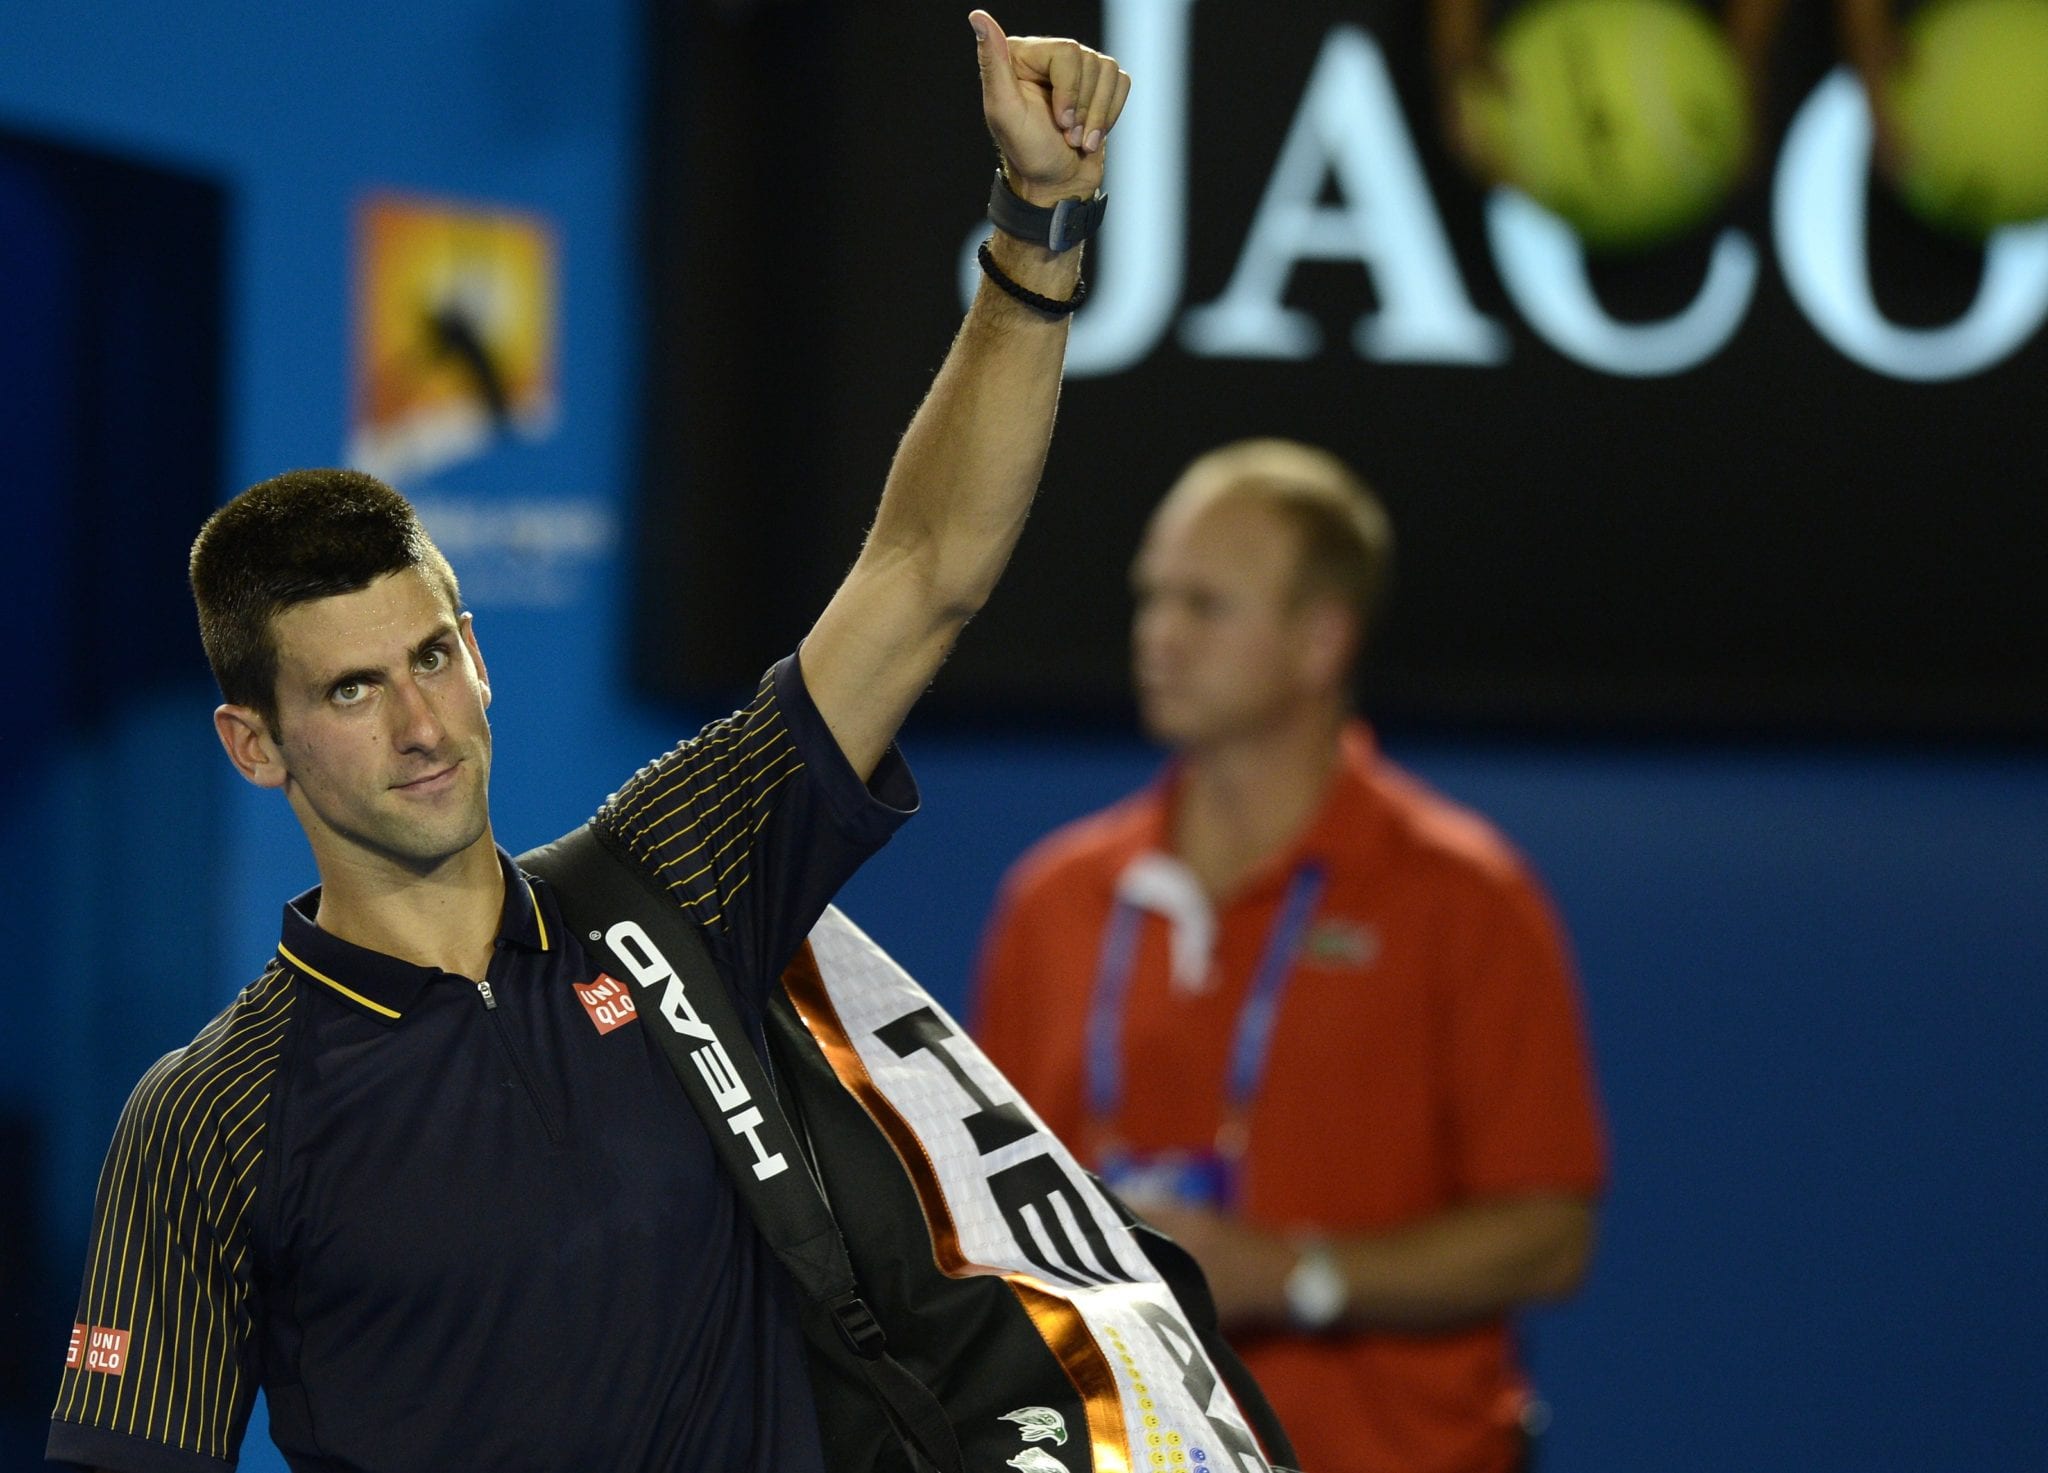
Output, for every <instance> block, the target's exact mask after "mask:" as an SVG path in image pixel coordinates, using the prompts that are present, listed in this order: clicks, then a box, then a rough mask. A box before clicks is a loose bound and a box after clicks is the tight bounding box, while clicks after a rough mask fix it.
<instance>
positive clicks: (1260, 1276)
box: [1138, 1200, 1295, 1330]
mask: <svg viewBox="0 0 2048 1473" xmlns="http://www.w3.org/2000/svg"><path fill="white" fill-rule="evenodd" d="M1138 1211H1139V1212H1140V1214H1141V1215H1142V1216H1143V1217H1144V1219H1145V1220H1146V1221H1147V1222H1149V1223H1151V1224H1152V1225H1153V1226H1154V1227H1156V1228H1158V1229H1159V1230H1160V1231H1161V1232H1163V1233H1165V1234H1166V1235H1167V1236H1168V1237H1170V1238H1172V1239H1173V1240H1174V1241H1175V1242H1176V1243H1178V1244H1180V1245H1181V1247H1183V1248H1185V1249H1187V1251H1188V1252H1189V1253H1190V1254H1192V1255H1193V1256H1194V1260H1195V1262H1197V1263H1199V1264H1201V1265H1202V1273H1203V1274H1204V1275H1205V1276H1206V1277H1207V1278H1208V1280H1209V1293H1210V1295H1211V1297H1213V1298H1214V1299H1215V1301H1216V1317H1217V1319H1218V1320H1219V1321H1220V1322H1221V1323H1222V1325H1223V1327H1224V1328H1225V1329H1226V1330H1227V1329H1230V1328H1233V1327H1235V1326H1244V1325H1272V1324H1277V1323H1279V1322H1281V1321H1283V1320H1285V1319H1286V1318H1287V1275H1288V1273H1289V1272H1291V1271H1292V1270H1293V1268H1294V1258H1295V1249H1294V1245H1293V1244H1292V1243H1290V1242H1289V1241H1288V1240H1287V1239H1286V1238H1284V1237H1281V1236H1280V1235H1279V1234H1277V1233H1267V1232H1261V1231H1260V1230H1259V1229H1257V1228H1255V1227H1253V1226H1251V1225H1250V1224H1249V1223H1246V1222H1244V1221H1243V1220H1242V1219H1240V1218H1235V1217H1226V1216H1225V1215H1224V1214H1222V1213H1220V1212H1216V1211H1213V1210H1212V1209H1210V1208H1207V1207H1186V1206H1181V1205H1178V1204H1175V1203H1168V1202H1160V1201H1149V1200H1148V1201H1146V1202H1145V1203H1144V1204H1143V1205H1142V1206H1140V1207H1139V1208H1138Z"/></svg>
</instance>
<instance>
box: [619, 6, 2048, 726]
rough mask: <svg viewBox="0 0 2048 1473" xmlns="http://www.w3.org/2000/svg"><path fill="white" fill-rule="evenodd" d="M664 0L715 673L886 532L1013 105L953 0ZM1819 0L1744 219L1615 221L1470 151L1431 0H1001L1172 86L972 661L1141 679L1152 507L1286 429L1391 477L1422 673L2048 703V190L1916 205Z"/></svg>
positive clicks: (1916, 716) (1482, 683)
mask: <svg viewBox="0 0 2048 1473" xmlns="http://www.w3.org/2000/svg"><path fill="white" fill-rule="evenodd" d="M656 10H657V13H664V14H665V15H666V18H665V19H664V20H662V21H661V22H659V23H658V32H659V35H658V40H659V44H658V46H657V50H656V68H657V74H658V75H657V82H660V81H661V80H662V79H663V78H667V79H669V80H675V81H680V80H681V79H682V78H683V77H684V76H687V78H688V80H689V81H690V83H691V85H689V86H682V85H675V86H665V85H657V86H656V87H655V89H654V96H656V97H657V98H659V99H671V101H669V102H667V103H666V104H665V110H664V106H663V105H659V104H658V106H657V111H656V112H655V113H654V114H653V116H652V118H651V120H650V124H649V126H650V129H651V135H652V136H651V138H650V142H651V145H652V146H651V147H650V149H649V151H648V158H649V160H650V168H651V173H650V176H649V179H648V191H647V198H648V202H649V203H648V219H647V225H648V232H647V241H648V246H649V252H650V254H649V257H648V263H647V269H648V273H649V278H650V286H651V288H652V302H653V306H652V322H651V331H650V338H649V343H648V360H649V368H650V375H649V380H650V395H651V397H650V400H649V402H648V405H647V415H646V423H647V424H648V425H649V427H650V428H649V433H648V439H647V442H646V447H645V450H646V453H645V456H644V478H645V485H646V488H647V489H648V490H649V491H650V492H652V493H655V494H651V495H648V496H646V497H645V498H644V504H643V507H642V511H641V518H642V525H643V529H644V535H643V537H642V540H641V542H640V545H639V552H638V556H639V566H640V569H641V579H640V582H641V587H640V595H641V596H640V598H639V607H638V617H637V618H636V621H635V625H636V633H637V636H638V640H639V643H638V646H637V651H636V664H637V670H638V673H639V678H640V680H641V682H642V684H643V685H644V686H645V687H646V688H648V689H650V690H651V691H652V692H654V693H656V694H659V695H663V696H668V697H680V698H685V699H691V698H700V697H704V696H707V695H717V696H724V695H727V694H729V693H731V692H732V691H734V690H736V689H738V688H741V687H743V686H745V685H746V684H747V683H748V682H750V681H751V680H752V679H753V677H754V676H755V674H756V673H757V672H758V671H759V670H760V669H761V668H762V667H763V666H764V665H765V664H766V663H767V661H768V660H770V659H772V658H773V657H774V656H775V654H776V653H777V652H779V651H782V650H785V649H787V648H788V647H789V645H790V644H791V643H792V642H793V641H794V640H795V638H797V637H798V636H799V635H800V634H801V632H802V630H803V628H804V627H805V625H806V624H807V622H808V620H809V619H810V617H811V616H812V614H813V612H814V611H815V610H816V609H817V608H818V607H819V606H820V604H821V602H822V600H823V598H824V596H825V595H826V593H828V592H829V590H830V588H831V587H832V585H833V584H834V582H836V580H837V578H838V577H839V576H840V574H841V573H842V572H843V570H844V568H845V567H846V565H847V563H848V562H849V561H850V560H851V558H852V556H853V554H854V551H855V549H856V548H857V546H858V541H859V536H860V532H861V529H862V527H863V525H864V521H865V518H866V517H867V515H868V514H869V512H870V510H871V507H872V503H873V498H874V495H875V491H876V488H877V487H878V486H879V484H880V482H881V478H882V475H883V472H884V470H885V468H886V465H887V462H888V456H889V453H890V450H891V449H892V447H893V443H894V438H895V436H896V435H897V433H898V432H899V430H900V427H901V425H902V423H903V420H904V418H905V416H906V415H907V413H908V412H909V410H910V408H911V407H912V406H913V405H914V404H915V402H916V401H917V399H918V397H919V395H920V394H921V393H922V391H923V389H924V387H925V385H926V383H927V382H928V381H929V377H930V375H931V373H932V371H933V370H934V368H935V367H936V365H937V362H938V360H939V357H940V355H941V353H942V351H943V349H944V346H945V344H946V342H947V340H948V338H949V336H950V333H951V331H952V329H953V326H954V324H955V322H956V321H957V317H958V313H959V311H960V308H961V305H962V301H963V297H962V290H963V285H964V284H965V283H967V282H969V281H971V268H968V267H966V266H965V265H964V264H963V263H964V262H965V261H966V260H967V252H968V251H970V250H971V242H972V241H973V240H974V239H975V238H976V221H977V217H978V210H977V205H978V202H979V201H980V200H981V199H982V198H983V197H984V195H985V192H986V189H987V186H988V179H989V175H990V170H991V164H992V154H991V151H990V149H989V148H988V146H987V144H986V141H985V139H983V138H982V137H981V136H980V134H979V132H978V129H977V128H976V127H975V125H974V123H973V121H972V119H973V117H974V109H975V108H976V106H977V103H976V96H975V93H974V85H973V79H972V74H971V72H970V71H969V69H968V65H967V62H968V55H969V46H970V44H971V42H970V39H969V37H968V35H967V28H966V26H965V24H964V22H963V23H962V25H961V26H960V37H959V40H960V45H959V46H958V47H957V48H952V47H947V46H943V45H934V44H933V43H932V39H931V27H930V22H929V14H928V12H929V7H928V6H925V5H879V6H867V5H862V6H839V5H832V4H827V3H807V0H792V3H780V4H776V3H763V4H751V5H750V4H731V3H721V4H712V3H697V4H693V5H690V6H686V7H676V8H673V9H670V8H666V7H657V8H656ZM1787 10H1788V14H1787V18H1786V23H1785V28H1784V30H1783V31H1782V33H1781V35H1780V37H1779V40H1778V45H1777V48H1776V51H1775V71H1774V75H1773V79H1772V89H1771V92H1772V95H1771V96H1770V98H1769V100H1768V103H1769V106H1768V113H1767V115H1766V116H1765V118H1764V119H1763V130H1762V133H1761V136H1760V138H1759V142H1758V149H1757V157H1756V161H1755V167H1754V169H1753V171H1752V175H1751V178H1750V180H1749V182H1748V183H1747V185H1746V186H1745V187H1744V189H1743V190H1742V191H1741V193H1740V194H1739V196H1738V197H1737V198H1736V199H1735V200H1734V201H1733V202H1732V203H1731V205H1730V208H1729V209H1728V211H1727V212H1726V215H1725V216H1724V218H1722V219H1721V220H1719V221H1717V222H1716V223H1715V224H1714V225H1713V226H1712V227H1710V228H1708V229H1704V230H1701V231H1697V232H1695V233H1693V234H1692V235H1690V236H1687V237H1685V238H1683V239H1680V240H1677V241H1674V242H1672V243H1671V244H1669V245H1668V246H1665V247H1663V248H1661V249H1659V250H1657V251H1655V252H1652V253H1650V254H1648V255H1646V256H1643V257H1640V258H1637V259H1629V260H1594V261H1590V262H1588V261H1583V260H1581V259H1580V258H1579V257H1578V255H1577V253H1576V252H1575V250H1574V249H1573V248H1572V246H1571V244H1570V242H1569V240H1568V239H1563V238H1561V237H1560V235H1559V234H1558V232H1557V230H1556V229H1555V228H1554V227H1550V226H1547V225H1546V224H1545V222H1544V221H1543V220H1542V219H1540V218H1536V217H1532V214H1531V212H1530V211H1529V210H1528V209H1527V208H1526V207H1525V206H1523V205H1520V204H1518V203H1517V201H1516V200H1515V199H1512V198H1504V197H1494V198H1489V197H1488V195H1487V194H1486V193H1485V192H1484V191H1482V190H1481V189H1480V188H1479V187H1477V186H1476V185H1474V184H1473V183H1472V182H1471V181H1470V180H1469V179H1467V178H1466V177H1465V176H1463V175H1462V174H1461V173H1459V172H1458V171H1457V170H1456V169H1455V168H1454V167H1453V166H1452V165H1451V164H1450V163H1449V161H1448V159H1447V157H1446V153H1445V150H1444V148H1443V146H1442V144H1441V142H1440V140H1439V138H1438V136H1437V132H1436V127H1435V123H1434V118H1435V111H1434V100H1433V98H1432V96H1431V90H1430V84H1429V73H1428V66H1427V60H1426V56H1425V52H1424V39H1425V38H1424V32H1425V25H1426V19H1425V14H1424V11H1423V7H1421V6H1419V5H1415V4H1408V3H1383V4H1373V3H1333V0H1314V3H1306V0H1305V3H1295V4H1288V5H1250V4H1230V3H1222V0H1103V3H1100V4H1076V3H1051V0H1039V3H1023V4H1014V3H1013V4H1011V5H1009V6H1008V7H1006V8H1003V9H1001V10H1000V11H999V14H1000V15H1001V17H1002V18H1003V20H1004V21H1005V23H1006V24H1007V25H1008V26H1009V27H1010V28H1011V30H1012V31H1013V33H1019V34H1022V33H1025V32H1048V33H1063V34H1077V35H1082V36H1099V37H1101V38H1102V39H1103V44H1104V45H1105V47H1106V48H1107V49H1110V50H1112V51H1115V52H1117V53H1118V54H1119V55H1120V57H1121V59H1122V60H1123V61H1124V62H1125V63H1126V64H1127V65H1128V66H1129V67H1130V69H1131V70H1132V71H1133V72H1134V73H1135V74H1136V75H1137V77H1138V87H1139V89H1140V90H1139V91H1138V92H1137V93H1136V94H1134V101H1133V103H1132V109H1131V112H1130V113H1129V114H1128V115H1127V117H1126V119H1125V122H1124V124H1123V131H1122V133H1121V134H1120V136H1119V138H1118V139H1117V141H1116V143H1115V147H1114V151H1113V153H1112V163H1111V172H1110V185H1109V187H1110V193H1111V196H1112V205H1111V210H1110V214H1109V218H1108V221H1107V223H1106V225H1105V228H1104V233H1103V236H1102V237H1101V238H1100V239H1099V240H1098V241H1097V242H1096V243H1095V244H1094V245H1093V246H1091V252H1092V259H1091V263H1090V270H1091V275H1092V277H1093V279H1094V285H1095V292H1096V296H1095V299H1094V300H1093V301H1092V302H1091V303H1090V305H1089V306H1088V307H1087V308H1086V309H1085V310H1084V311H1083V313H1082V314H1081V317H1080V319H1079V325H1078V327H1077V329H1076V337H1075V340H1074V353H1073V358H1072V369H1071V372H1070V375H1069V383H1068V386H1067V390H1066V393H1065V398H1064V402H1063V405H1062V410H1061V419H1060V425H1059V430H1058V434H1057V437H1056V443H1055V447H1054V451H1053V455H1052V460H1051V463H1050V466H1049V468H1048V471H1047V474H1046V478H1045V485H1044V492H1043V494H1042V496H1041V499H1040V504H1039V506H1038V509H1037V511H1036V513H1035V516H1034V521H1033V523H1032V526H1031V528H1030V529H1029V531H1028V533H1027V535H1026V539H1025V542H1024V544H1023V546H1022V548H1021V550H1020V552H1019V554H1018V556H1017V560H1016V563H1015V565H1014V567H1013V569H1012V572H1011V574H1010V576H1009V579H1008V581H1007V583H1006V584H1005V586H1004V587H1003V589H1002V590H1001V592H1000V593H999V595H998V597H997V599H996V601H995V603H994V604H993V606H992V607H991V608H990V609H989V610H988V611H987V612H986V613H985V614H984V615H983V616H982V617H981V618H980V619H979V620H978V621H977V623H976V624H975V625H974V626H973V628H972V629H971V630H970V631H969V633H968V635H967V637H966V638H965V639H964V641H963V643H962V645H961V647H960V649H959V652H958V654H957V655H956V657H955V658H954V660H953V661H952V663H951V664H950V666H949V667H948V669H947V670H946V672H945V674H944V675H943V677H942V678H941V680H940V682H939V684H938V687H937V688H936V690H935V692H934V695H933V707H934V708H935V709H937V710H938V711H940V712H950V713H954V714H956V715H971V716H973V717H975V718H979V719H983V720H989V721H995V722H1003V723H1016V722H1032V721H1042V720H1080V721H1083V722H1087V721H1101V722H1111V723H1113V722H1117V721H1120V720H1122V719H1124V717H1125V716H1126V714H1127V710H1128V707H1127V704H1126V702H1127V696H1126V693H1125V679H1124V659H1125V657H1124V645H1123V633H1122V631H1123V628H1124V626H1125V623H1126V620H1127V617H1128V600H1127V594H1126V587H1125V582H1126V569H1127V564H1128V559H1129V555H1130V552H1131V550H1132V548H1133V546H1134V544H1135V541H1136V538H1137V536H1138V533H1139V530H1140V528H1141V526H1142V523H1143V520H1144V517H1145V515H1146V513H1147V510H1148V508H1149V507H1150V506H1151V504H1152V503H1153V502H1154V501H1155V499H1156V498H1157V496H1158V495H1159V494H1160V492H1161V491H1162V490H1163V489H1164V488H1165V486H1166V485H1167V484H1168V483H1169V482H1170V480H1171V478H1172V476H1173V475H1174V473H1175V472H1176V470H1177V469H1178V468H1179V467H1180V466H1181V465H1182V464H1184V463H1185V462H1186V461H1187V460H1188V459H1189V458H1190V457H1191V456H1192V455H1194V454H1195V453H1197V452H1199V451H1200V450H1202V449H1204V448H1206V447H1209V446H1211V445H1214V444H1216V443H1218V442H1219V441H1222V440H1225V439H1229V438H1231V437H1234V436H1239V435H1250V434H1287V435H1294V436H1299V437H1302V438H1305V439H1309V440H1313V441H1317V442H1321V443H1323V444H1327V445H1330V446H1332V447H1334V448H1335V449H1337V450H1338V451H1340V452H1341V453H1342V454H1344V455H1345V456H1347V457H1348V458H1350V459H1351V460H1352V461H1353V462H1355V463H1356V464H1357V465H1358V466H1359V467H1360V468H1361V469H1362V470H1363V471H1364V472H1365V474H1366V475H1367V476H1368V478H1369V479H1370V480H1371V481H1373V482H1374V483H1375V484H1376V485H1377V487H1378V488H1379V489H1380V491H1381V492H1382V494H1383V495H1384V497H1385V498H1386V500H1387V501H1388V503H1389V504H1390V506H1391V509H1392V511H1393V515H1394V518H1395V522H1396V525H1397V527H1398V531H1399V536H1400V541H1401V548H1400V554H1399V575H1398V583H1397V591H1396V596H1395V599H1394V602H1393V605H1392V608H1391V611H1390V614H1389V617H1388V619H1387V620H1386V623H1385V627H1384V630H1383V632H1382V634H1381V636H1380V638H1379V642H1378V650H1377V658H1376V661H1375V664H1374V669H1373V673H1372V675H1371V677H1370V679H1369V686H1368V692H1367V695H1368V702H1369V705H1370V707H1371V708H1372V709H1373V710H1374V711H1375V712H1376V713H1377V714H1378V715H1380V716H1381V717H1382V718H1384V719H1388V720H1393V721H1406V722H1408V723H1411V724H1415V723H1449V724H1460V725H1473V724H1476V725H1478V726H1481V727H1487V726H1514V727H1517V728H1521V729H1531V728H1533V729H1545V728H1550V729H1558V730H1606V731H1617V732H1635V733H1643V732H1654V731H1681V732H1708V731H1712V732H1720V733H1729V732H1733V733H1745V732H1747V733H1770V734H1783V733H1794V734H1806V735H1814V734H1819V735H1830V734H1841V733H1858V734H1869V733H1881V734H1895V735H1897V734H1904V735H1953V736H1992V737H2004V738H2014V737H2017V738H2022V739H2038V738H2039V736H2040V735H2042V734H2043V733H2044V732H2048V679H2044V678H2043V677H2044V676H2048V578H2044V577H2043V576H2042V573H2043V571H2044V569H2043V566H2042V564H2043V559H2042V553H2041V549H2042V547H2043V546H2048V500H2044V498H2043V496H2042V495H2041V491H2042V486H2043V480H2044V476H2043V471H2044V469H2048V452H2044V450H2043V448H2042V444H2041V441H2040V438H2039V434H2038V429H2037V426H2038V424H2039V422H2040V415H2041V410H2042V408H2043V404H2044V399H2043V391H2042V384H2043V383H2044V381H2048V379H2044V369H2048V331H2044V330H2043V324H2044V320H2048V226H2041V227H2028V228H2025V229H2016V230H2010V231H2008V232H2005V234H2004V235H2003V236H2002V237H2001V238H1999V239H1998V240H1997V241H1996V242H1995V243H1994V246H1993V248H1992V249H1991V250H1989V251H1987V250H1986V249H1984V248H1982V247H1980V246H1977V245H1974V244H1970V243H1966V242H1959V241H1955V240H1951V239H1947V238H1944V237H1941V236H1939V235H1937V234H1936V233H1934V232H1933V231H1931V230H1929V229H1927V228H1926V227H1924V226H1922V225H1921V224H1919V223H1918V222H1917V221H1915V220H1914V219H1912V218H1911V217H1910V216H1908V215H1907V214H1906V213H1905V212H1904V211H1903V209H1901V208H1900V207H1899V206H1898V205H1897V204H1896V203H1895V202H1894V201H1893V200H1892V198H1891V197H1890V195H1889V194H1888V193H1887V192H1886V191H1885V189H1884V188H1883V187H1882V186H1881V185H1878V184H1875V183H1873V182H1872V181H1871V179H1870V177H1869V169H1868V148H1867V132H1868V124H1867V121H1865V118H1864V114H1863V112H1862V109H1861V100H1860V92H1858V90H1857V89H1856V87H1855V86H1854V84H1853V82H1852V81H1851V80H1850V79H1849V76H1848V74H1847V73H1846V72H1845V71H1844V70H1843V69H1842V68H1841V64H1840V61H1839V56H1838V54H1837V52H1836V50H1835V47H1834V45H1833V39H1832V35H1831V33H1830V27H1829V23H1828V17H1827V15H1826V14H1825V7H1821V6H1792V7H1787ZM742 117H743V118H746V119H747V120H748V123H747V126H746V127H744V128H737V127H733V126H727V125H726V124H729V123H730V121H731V120H732V119H735V118H742ZM677 488H680V489H681V491H682V493H683V494H682V495H681V496H676V495H674V494H673V492H674V491H675V490H676V489H677ZM677 579H680V587H681V596H680V597H679V598H678V597H675V591H676V580H677ZM657 581H658V582H659V584H660V585H661V586H660V589H659V594H660V596H659V597H655V596H652V595H654V594H655V593H656V592H657V590H656V588H655V586H654V585H655V583H656V582H657ZM766 588H775V589H779V590H781V597H779V598H777V599H775V600H773V601H769V600H763V599H762V598H760V597H759V596H758V595H759V591H760V590H762V589H766Z"/></svg>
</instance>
